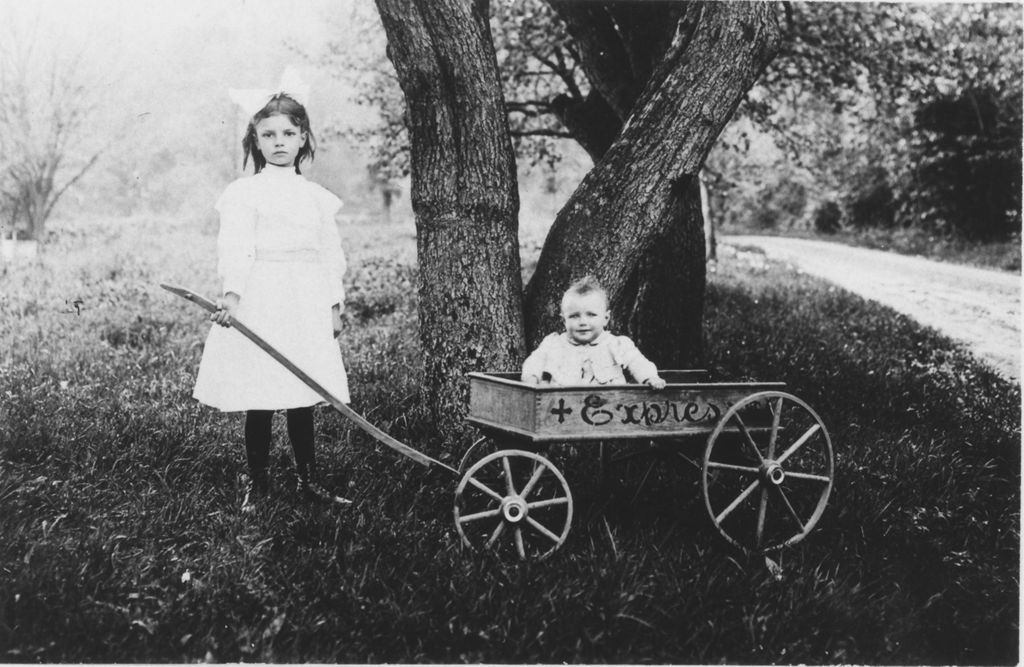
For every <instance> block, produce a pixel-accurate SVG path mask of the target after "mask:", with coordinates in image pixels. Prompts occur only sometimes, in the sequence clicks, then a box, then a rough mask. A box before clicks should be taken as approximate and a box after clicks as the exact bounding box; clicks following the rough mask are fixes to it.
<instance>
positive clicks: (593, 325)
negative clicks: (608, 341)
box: [562, 292, 608, 345]
mask: <svg viewBox="0 0 1024 667" xmlns="http://www.w3.org/2000/svg"><path fill="white" fill-rule="evenodd" d="M562 321H563V322H565V330H566V332H567V333H568V334H569V338H570V339H571V340H572V341H573V342H574V343H579V344H580V345H586V344H587V343H590V342H592V341H593V340H595V339H596V338H597V337H598V336H600V335H601V334H602V333H604V329H605V327H606V326H608V304H607V303H606V301H605V297H604V295H603V294H600V293H598V292H591V293H589V294H576V293H573V292H570V293H568V294H566V295H565V297H564V298H563V299H562Z"/></svg>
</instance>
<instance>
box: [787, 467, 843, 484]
mask: <svg viewBox="0 0 1024 667" xmlns="http://www.w3.org/2000/svg"><path fill="white" fill-rule="evenodd" d="M790 478H792V479H810V480H814V481H815V482H831V481H832V478H831V477H825V476H824V475H812V474H811V473H809V472H793V471H791V470H787V471H786V479H790Z"/></svg>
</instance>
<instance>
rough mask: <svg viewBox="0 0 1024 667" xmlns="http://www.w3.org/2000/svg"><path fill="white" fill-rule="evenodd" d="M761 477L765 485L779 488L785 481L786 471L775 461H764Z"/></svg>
mask: <svg viewBox="0 0 1024 667" xmlns="http://www.w3.org/2000/svg"><path fill="white" fill-rule="evenodd" d="M761 476H762V477H763V479H764V481H765V482H766V483H768V484H774V485H775V486H779V485H780V484H782V482H783V480H785V479H786V471H785V470H783V469H782V466H781V465H779V464H778V463H776V462H775V461H765V463H764V465H763V466H762V467H761Z"/></svg>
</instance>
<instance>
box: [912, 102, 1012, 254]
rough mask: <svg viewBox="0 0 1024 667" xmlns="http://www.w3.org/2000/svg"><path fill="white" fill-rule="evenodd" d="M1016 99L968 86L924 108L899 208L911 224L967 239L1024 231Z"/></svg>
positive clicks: (999, 237) (917, 117)
mask: <svg viewBox="0 0 1024 667" xmlns="http://www.w3.org/2000/svg"><path fill="white" fill-rule="evenodd" d="M1020 107H1021V98H1020V94H1019V92H1018V93H1017V94H1011V95H1006V96H1003V95H1000V94H999V93H998V92H996V91H995V90H992V89H980V90H966V91H964V92H962V93H960V94H959V95H954V96H947V97H941V98H938V99H936V100H934V101H931V102H929V103H927V104H925V105H923V106H921V107H920V108H919V109H918V111H917V113H916V114H915V123H916V127H915V133H914V135H913V140H912V142H911V146H910V150H911V154H912V160H911V163H912V164H913V165H914V166H913V168H912V170H911V172H910V174H909V175H908V177H907V179H906V181H907V182H906V188H905V190H904V191H903V192H902V193H901V197H900V199H901V201H900V209H901V213H902V215H904V216H906V217H907V218H908V219H909V220H911V221H913V222H914V223H915V224H922V225H923V226H925V227H926V228H928V229H930V230H932V231H935V232H939V233H944V234H947V235H948V234H956V235H959V236H962V237H964V238H967V239H971V240H1005V239H1007V238H1009V237H1010V236H1011V235H1012V234H1014V233H1019V232H1020V231H1021V214H1020V209H1021V108H1020Z"/></svg>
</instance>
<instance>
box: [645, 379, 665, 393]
mask: <svg viewBox="0 0 1024 667" xmlns="http://www.w3.org/2000/svg"><path fill="white" fill-rule="evenodd" d="M647 384H649V385H651V389H659V390H660V389H664V388H665V385H666V384H667V383H666V382H665V380H663V379H662V378H661V377H660V376H657V375H655V376H654V377H652V378H651V379H650V380H648V381H647Z"/></svg>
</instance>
